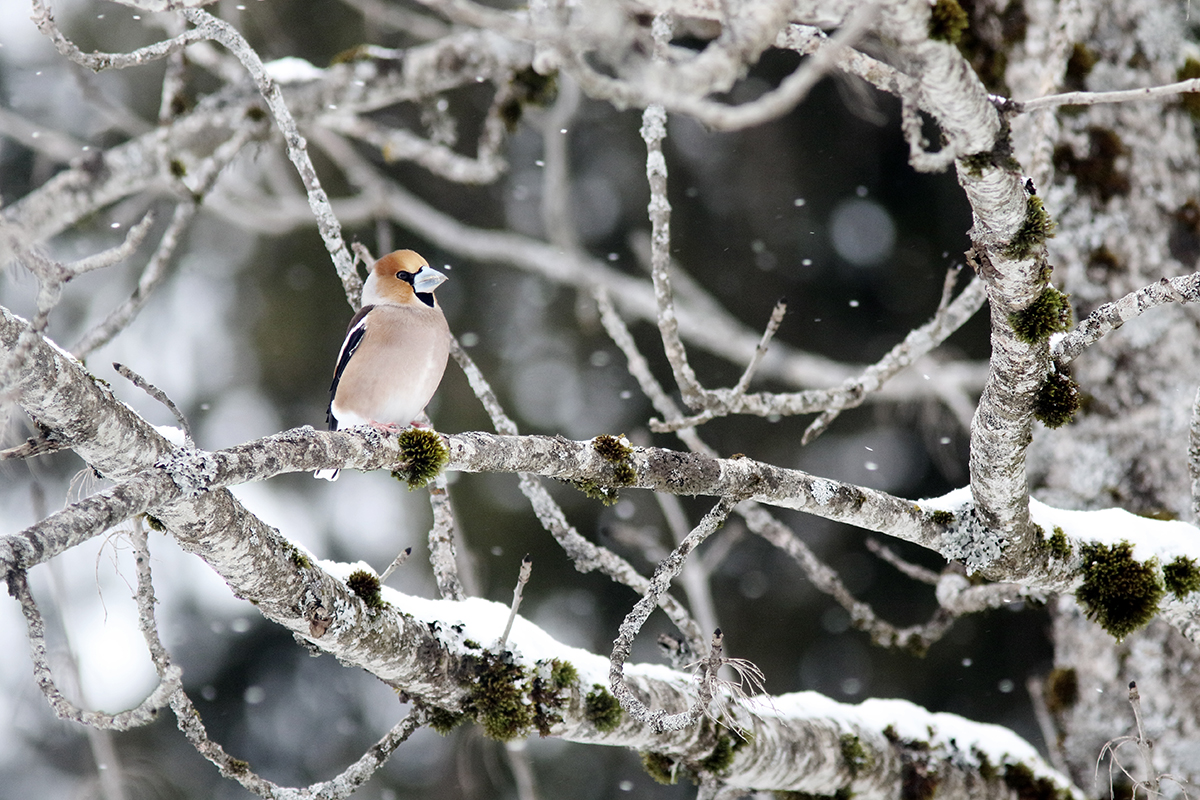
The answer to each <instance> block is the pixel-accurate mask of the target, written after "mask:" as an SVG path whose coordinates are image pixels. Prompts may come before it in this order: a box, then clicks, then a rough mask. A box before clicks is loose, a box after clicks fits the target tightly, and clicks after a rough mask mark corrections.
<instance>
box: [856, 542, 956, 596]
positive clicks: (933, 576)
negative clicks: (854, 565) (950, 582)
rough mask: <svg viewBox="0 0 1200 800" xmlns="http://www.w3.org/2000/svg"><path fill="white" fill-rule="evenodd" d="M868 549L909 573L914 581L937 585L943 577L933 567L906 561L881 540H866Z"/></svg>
mask: <svg viewBox="0 0 1200 800" xmlns="http://www.w3.org/2000/svg"><path fill="white" fill-rule="evenodd" d="M866 545H867V549H868V550H870V551H871V552H872V553H874V554H875V555H876V556H878V557H879V558H880V559H882V560H883V561H886V562H887V563H888V564H891V565H892V566H893V567H895V568H896V570H897V571H899V572H901V573H903V574H904V575H907V576H908V577H910V578H912V579H913V580H914V581H919V582H921V583H927V584H929V585H930V586H937V582H938V580H939V578H940V577H941V576H940V575H938V573H936V572H934V571H933V570H931V569H926V568H925V567H922V566H920V565H919V564H913V563H911V562H908V561H905V560H904V559H902V558H901V557H900V556H898V555H896V553H895V552H894V551H893V550H892V549H891V548H890V547H888V546H887V545H885V544H883V543H881V542H879V541H878V540H876V539H872V538H869V537H868V539H867V540H866Z"/></svg>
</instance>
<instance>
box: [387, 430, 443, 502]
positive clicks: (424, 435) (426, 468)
mask: <svg viewBox="0 0 1200 800" xmlns="http://www.w3.org/2000/svg"><path fill="white" fill-rule="evenodd" d="M398 441H399V443H400V458H401V460H402V461H403V466H402V467H401V468H400V469H398V470H396V471H394V472H393V473H392V477H393V478H396V479H397V480H402V481H404V482H405V483H407V484H408V488H409V489H419V488H421V487H422V486H424V485H425V484H427V483H429V482H430V481H431V480H433V479H434V478H436V477H437V476H438V475H440V474H441V472H442V470H443V469H445V468H446V465H447V464H448V463H450V450H449V449H447V447H446V443H445V442H443V441H442V437H441V435H439V434H438V433H437V432H436V431H432V430H429V429H428V428H408V429H407V430H405V431H403V432H402V433H401V434H400V436H399V439H398Z"/></svg>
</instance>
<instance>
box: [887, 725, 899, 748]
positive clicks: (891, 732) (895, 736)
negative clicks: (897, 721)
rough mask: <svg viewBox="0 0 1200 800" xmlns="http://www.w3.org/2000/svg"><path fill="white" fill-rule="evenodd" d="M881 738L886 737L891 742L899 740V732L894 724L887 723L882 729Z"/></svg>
mask: <svg viewBox="0 0 1200 800" xmlns="http://www.w3.org/2000/svg"><path fill="white" fill-rule="evenodd" d="M883 738H885V739H887V740H888V741H889V742H891V743H892V744H896V743H898V742H899V741H900V734H899V733H898V732H897V731H896V726H895V725H888V726H887V727H886V728H884V729H883Z"/></svg>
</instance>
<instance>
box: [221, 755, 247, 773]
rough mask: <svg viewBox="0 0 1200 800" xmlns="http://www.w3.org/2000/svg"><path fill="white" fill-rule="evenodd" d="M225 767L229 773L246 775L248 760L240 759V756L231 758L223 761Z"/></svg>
mask: <svg viewBox="0 0 1200 800" xmlns="http://www.w3.org/2000/svg"><path fill="white" fill-rule="evenodd" d="M225 769H226V770H227V771H228V772H229V774H230V775H233V776H235V777H236V776H238V775H246V774H248V773H249V772H250V762H249V761H242V760H241V759H240V758H231V759H229V761H227V762H226V763H225Z"/></svg>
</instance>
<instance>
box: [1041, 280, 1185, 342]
mask: <svg viewBox="0 0 1200 800" xmlns="http://www.w3.org/2000/svg"><path fill="white" fill-rule="evenodd" d="M1197 301H1200V272H1193V273H1192V274H1190V275H1181V276H1179V277H1177V278H1161V279H1159V280H1158V281H1157V282H1155V283H1152V284H1150V285H1149V286H1144V287H1142V288H1141V289H1138V290H1137V291H1134V292H1130V293H1129V294H1127V295H1125V296H1124V297H1122V298H1121V299H1120V300H1114V301H1112V302H1110V303H1105V304H1104V305H1102V306H1100V307H1099V308H1097V309H1096V310H1095V311H1093V312H1092V313H1091V314H1088V316H1087V319H1085V320H1083V321H1082V322H1080V323H1079V325H1078V326H1076V328H1075V330H1073V331H1071V332H1070V333H1068V334H1066V335H1065V336H1063V337H1061V338H1059V339H1058V340H1057V341H1056V342H1054V343H1053V345H1052V346H1051V347H1050V357H1051V358H1053V359H1054V360H1055V361H1056V362H1058V363H1060V364H1064V365H1065V364H1070V363H1071V362H1072V361H1074V360H1075V359H1076V358H1078V357H1079V355H1080V354H1082V353H1083V351H1084V350H1086V349H1087V348H1088V347H1090V346H1092V345H1093V344H1095V343H1096V342H1098V341H1100V339H1102V338H1103V337H1104V336H1106V335H1107V334H1109V333H1111V332H1113V331H1114V330H1116V329H1117V328H1119V327H1121V326H1122V325H1124V324H1125V323H1126V322H1128V321H1129V320H1131V319H1134V318H1135V317H1139V316H1141V315H1142V314H1144V313H1145V312H1147V311H1149V310H1150V309H1152V308H1156V307H1158V306H1162V305H1166V304H1167V303H1180V304H1183V303H1195V302H1197Z"/></svg>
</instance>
